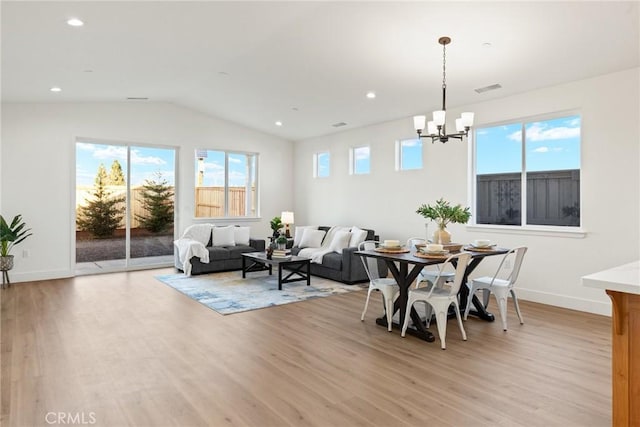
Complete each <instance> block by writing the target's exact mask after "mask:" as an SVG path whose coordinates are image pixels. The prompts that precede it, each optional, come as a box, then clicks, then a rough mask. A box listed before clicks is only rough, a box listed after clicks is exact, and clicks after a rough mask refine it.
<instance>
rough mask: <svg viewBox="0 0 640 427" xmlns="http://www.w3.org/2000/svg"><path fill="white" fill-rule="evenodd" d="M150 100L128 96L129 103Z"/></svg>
mask: <svg viewBox="0 0 640 427" xmlns="http://www.w3.org/2000/svg"><path fill="white" fill-rule="evenodd" d="M148 100H149V98H145V97H142V96H128V97H127V101H148Z"/></svg>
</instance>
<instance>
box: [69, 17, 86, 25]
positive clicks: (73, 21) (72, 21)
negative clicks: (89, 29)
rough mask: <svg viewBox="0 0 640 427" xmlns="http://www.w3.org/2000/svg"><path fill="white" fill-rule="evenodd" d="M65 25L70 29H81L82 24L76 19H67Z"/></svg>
mask: <svg viewBox="0 0 640 427" xmlns="http://www.w3.org/2000/svg"><path fill="white" fill-rule="evenodd" d="M67 24H68V25H71V26H72V27H82V26H83V25H84V22H82V21H81V20H79V19H78V18H71V19H67Z"/></svg>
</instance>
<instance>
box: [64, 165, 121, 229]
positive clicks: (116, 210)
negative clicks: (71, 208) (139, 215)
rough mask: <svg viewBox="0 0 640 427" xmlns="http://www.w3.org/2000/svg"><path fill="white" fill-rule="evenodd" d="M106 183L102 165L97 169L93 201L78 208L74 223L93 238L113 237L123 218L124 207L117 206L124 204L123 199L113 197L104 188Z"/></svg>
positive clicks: (105, 172) (105, 173)
mask: <svg viewBox="0 0 640 427" xmlns="http://www.w3.org/2000/svg"><path fill="white" fill-rule="evenodd" d="M107 181H108V177H107V171H106V170H105V168H104V165H103V164H100V166H99V167H98V173H97V174H96V179H95V185H94V191H93V193H92V194H91V195H92V197H93V199H92V200H90V201H89V202H88V204H87V206H81V207H79V208H78V218H77V219H76V222H77V223H78V227H79V228H80V230H84V231H89V232H90V233H91V234H92V235H93V236H94V237H98V238H104V237H110V236H112V235H113V232H114V231H115V230H116V228H118V226H119V225H120V222H121V221H122V218H123V217H124V211H125V208H124V207H119V206H118V204H120V203H122V202H124V197H113V195H112V193H111V192H110V191H108V190H107V189H106V188H105V187H106V184H107Z"/></svg>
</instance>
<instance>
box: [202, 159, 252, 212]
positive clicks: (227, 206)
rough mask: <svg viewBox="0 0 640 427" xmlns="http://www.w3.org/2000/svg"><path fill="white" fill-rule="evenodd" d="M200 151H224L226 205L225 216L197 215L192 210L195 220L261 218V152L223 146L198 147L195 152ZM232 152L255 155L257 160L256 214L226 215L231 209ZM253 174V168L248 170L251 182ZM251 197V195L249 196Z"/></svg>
mask: <svg viewBox="0 0 640 427" xmlns="http://www.w3.org/2000/svg"><path fill="white" fill-rule="evenodd" d="M199 151H219V152H222V153H224V176H225V179H224V205H225V216H196V215H195V212H192V216H193V219H194V221H201V220H215V221H216V222H224V221H233V222H253V221H256V220H260V182H259V177H260V153H257V152H253V151H242V150H227V149H223V148H202V149H201V148H197V149H196V150H195V151H194V153H197V152H199ZM230 154H240V155H245V156H254V158H255V160H256V172H255V175H256V176H255V182H256V206H255V212H256V214H255V216H248V215H245V216H228V215H226V214H227V213H228V209H229V180H228V177H229V155H230ZM253 178H254V177H253V175H252V173H251V170H249V171H248V173H247V180H248V182H249V183H251V182H252V179H253ZM195 184H196V183H195V182H194V187H193V188H194V191H195V187H196V185H195ZM249 197H250V196H249ZM195 202H196V201H195V200H194V207H195ZM245 206H246V207H247V208H248V207H249V205H245Z"/></svg>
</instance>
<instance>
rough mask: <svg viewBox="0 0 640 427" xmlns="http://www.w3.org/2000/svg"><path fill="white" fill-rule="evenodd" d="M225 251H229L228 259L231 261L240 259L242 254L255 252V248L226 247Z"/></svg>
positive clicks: (245, 246) (243, 246)
mask: <svg viewBox="0 0 640 427" xmlns="http://www.w3.org/2000/svg"><path fill="white" fill-rule="evenodd" d="M226 249H227V250H228V251H229V258H231V259H236V258H241V257H242V255H241V254H243V253H246V252H255V251H256V248H254V247H251V246H249V245H235V246H228V247H227V248H226Z"/></svg>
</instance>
